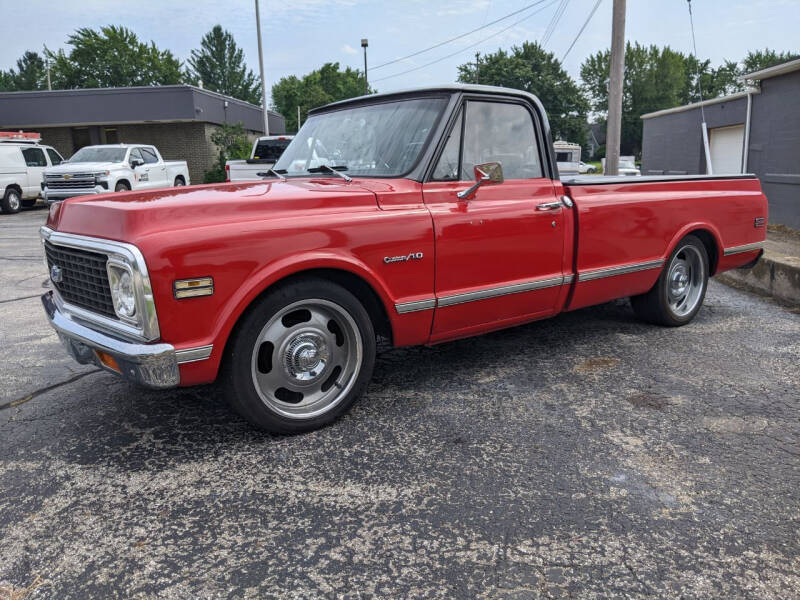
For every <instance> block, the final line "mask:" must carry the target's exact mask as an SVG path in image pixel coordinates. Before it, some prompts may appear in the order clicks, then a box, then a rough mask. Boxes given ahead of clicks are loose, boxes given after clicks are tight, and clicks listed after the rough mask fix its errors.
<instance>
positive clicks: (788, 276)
mask: <svg viewBox="0 0 800 600" xmlns="http://www.w3.org/2000/svg"><path fill="white" fill-rule="evenodd" d="M715 279H716V280H717V281H721V282H722V283H725V284H727V285H730V286H732V287H736V288H743V289H746V290H748V291H752V292H756V293H758V294H761V295H764V296H771V297H772V298H775V299H776V300H779V301H781V302H784V303H787V304H791V305H797V306H800V258H796V257H793V256H775V255H773V254H771V253H765V254H764V256H762V257H761V260H759V261H758V262H757V263H756V266H754V267H753V268H752V269H744V270H741V269H733V270H732V271H725V273H722V274H721V275H717V276H716V277H715Z"/></svg>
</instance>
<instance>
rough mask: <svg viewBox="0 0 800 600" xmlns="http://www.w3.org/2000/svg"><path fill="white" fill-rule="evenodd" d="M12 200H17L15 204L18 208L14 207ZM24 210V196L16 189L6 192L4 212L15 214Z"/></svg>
mask: <svg viewBox="0 0 800 600" xmlns="http://www.w3.org/2000/svg"><path fill="white" fill-rule="evenodd" d="M12 198H16V202H15V203H14V204H15V205H16V206H13V205H12V202H11V200H12ZM21 208H22V194H20V193H19V192H18V191H17V190H15V189H13V188H12V189H8V190H6V193H5V195H4V196H3V212H6V213H9V214H14V213H18V212H19V211H20V209H21Z"/></svg>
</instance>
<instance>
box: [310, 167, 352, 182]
mask: <svg viewBox="0 0 800 600" xmlns="http://www.w3.org/2000/svg"><path fill="white" fill-rule="evenodd" d="M306 171H308V172H309V173H326V172H327V173H333V174H334V175H337V176H338V177H341V178H342V179H344V180H345V181H347V182H348V183H349V182H351V181H353V178H352V177H350V176H349V175H345V174H344V173H341V171H347V167H345V166H344V165H342V166H337V167H332V166H330V165H320V166H318V167H311V168H310V169H306Z"/></svg>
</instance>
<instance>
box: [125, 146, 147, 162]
mask: <svg viewBox="0 0 800 600" xmlns="http://www.w3.org/2000/svg"><path fill="white" fill-rule="evenodd" d="M134 158H138V159H139V160H141V161H142V162H144V158H143V157H142V153H141V152H139V148H134V149H133V150H131V156H130V158H129V159H128V160H129V161H131V160H133V159H134Z"/></svg>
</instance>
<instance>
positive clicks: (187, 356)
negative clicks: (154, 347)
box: [175, 344, 214, 365]
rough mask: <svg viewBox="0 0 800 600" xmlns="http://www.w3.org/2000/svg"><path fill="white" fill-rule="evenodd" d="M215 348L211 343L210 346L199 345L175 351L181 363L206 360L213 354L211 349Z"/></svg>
mask: <svg viewBox="0 0 800 600" xmlns="http://www.w3.org/2000/svg"><path fill="white" fill-rule="evenodd" d="M213 349H214V345H213V344H209V345H208V346H198V347H197V348H184V349H183V350H176V351H175V358H176V359H178V364H179V365H182V364H185V363H190V362H197V361H198V360H205V359H207V358H208V357H209V356H211V351H212V350H213Z"/></svg>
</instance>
